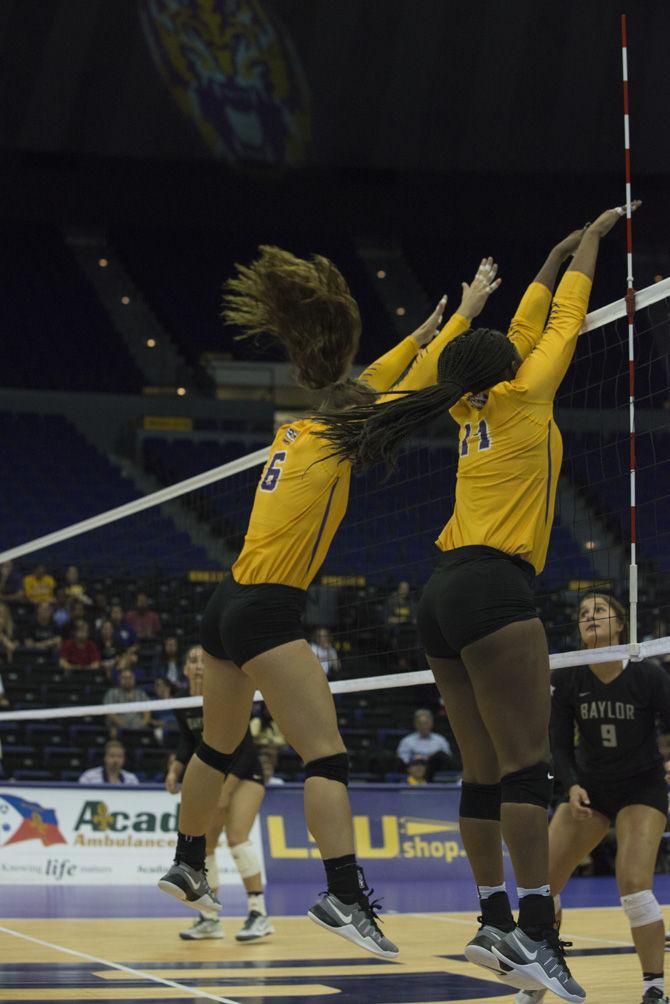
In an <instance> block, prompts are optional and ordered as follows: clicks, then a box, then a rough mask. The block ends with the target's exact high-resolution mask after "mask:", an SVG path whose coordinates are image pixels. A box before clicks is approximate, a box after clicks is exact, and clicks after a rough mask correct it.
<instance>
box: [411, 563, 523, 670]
mask: <svg viewBox="0 0 670 1004" xmlns="http://www.w3.org/2000/svg"><path fill="white" fill-rule="evenodd" d="M534 582H535V569H534V568H533V566H532V565H530V564H529V563H528V562H527V561H524V560H523V559H522V558H515V557H513V556H512V555H509V554H504V553H503V552H502V551H498V550H496V548H494V547H485V546H483V545H472V546H469V547H458V548H456V549H455V550H453V551H445V553H444V554H443V555H442V557H441V558H440V562H439V564H438V566H437V568H436V569H435V571H434V572H433V574H432V575H431V577H430V578H429V580H428V582H427V583H426V585H425V587H424V590H423V594H422V596H421V602H420V603H419V611H418V616H417V625H418V629H419V638H420V640H421V644H422V646H423V648H424V650H425V652H426V655H429V656H433V657H434V658H436V659H458V658H459V656H460V653H461V650H462V649H464V648H465V646H466V645H471V644H472V642H475V641H479V640H480V639H481V638H485V637H486V636H487V635H489V634H493V632H494V631H498V630H499V629H500V628H503V627H506V626H507V625H508V624H513V623H514V622H515V621H525V620H531V619H532V618H534V617H537V610H536V608H535V597H534V594H533V585H534Z"/></svg>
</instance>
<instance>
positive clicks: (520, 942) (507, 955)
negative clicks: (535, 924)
mask: <svg viewBox="0 0 670 1004" xmlns="http://www.w3.org/2000/svg"><path fill="white" fill-rule="evenodd" d="M568 944H569V942H564V941H559V938H558V932H557V931H553V930H552V931H550V932H548V934H547V936H546V937H545V938H543V940H542V941H534V940H533V938H530V937H529V936H528V935H527V934H525V933H524V931H522V930H521V928H520V927H515V929H514V930H513V931H510V933H509V934H506V935H505V937H504V938H503V939H502V941H499V942H497V943H496V944H495V945H492V946H491V951H492V952H493V954H494V955H495V956H496V958H497V959H498V960H499V961H500V962H501V969H502V971H503V975H502V977H501V979H502V980H503V982H504V983H507V984H509V985H511V986H514V985H515V981H516V980H517V979H519V980H520V981H521V980H523V981H524V983H521V982H518V983H516V986H518V987H520V988H521V989H524V990H526V989H528V990H532V989H542V987H546V988H547V990H551V991H552V993H555V994H556V996H557V997H560V998H561V1000H564V1001H571V1002H573V1004H581V1002H582V1001H583V1000H586V991H585V990H584V988H583V987H581V986H580V985H579V983H577V981H576V980H575V979H574V978H573V976H572V973H571V972H570V970H569V968H568V965H567V963H566V961H565V951H564V948H565V947H566V946H567V945H568ZM525 981H528V982H525ZM533 982H534V983H535V987H533V986H532V983H533Z"/></svg>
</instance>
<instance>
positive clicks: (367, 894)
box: [358, 865, 382, 928]
mask: <svg viewBox="0 0 670 1004" xmlns="http://www.w3.org/2000/svg"><path fill="white" fill-rule="evenodd" d="M358 877H359V880H360V884H361V893H362V897H361V898H362V899H364V900H365V902H364V903H361V906H362V907H363V912H364V913H365V915H366V916H367V918H368V919H369V920H371V921H372V923H373V924H374V925H375V927H376V928H379V925H380V924H381V923H382V920H381V917H380V916H379V914H378V913H377V910H381V908H382V900H381V899H375V900H373V899H372V898H371V897H372V896H373V895H374V889H371V888H370V886H369V885H368V882H367V879H366V877H365V873H364V871H363V869H362V868H361V867H360V865H359V866H358Z"/></svg>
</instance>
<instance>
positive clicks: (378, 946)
mask: <svg viewBox="0 0 670 1004" xmlns="http://www.w3.org/2000/svg"><path fill="white" fill-rule="evenodd" d="M359 874H360V877H361V896H360V899H359V900H358V902H357V903H343V902H342V900H341V899H338V898H337V896H334V895H333V894H332V893H330V892H327V893H324V894H323V896H322V898H321V899H320V900H319V902H318V903H316V904H315V905H314V906H313V907H312V908H311V910H308V911H307V916H308V917H309V919H310V920H313V921H314V923H315V924H318V925H319V926H320V927H325V929H326V930H327V931H332V932H333V934H338V935H339V936H340V937H341V938H346V939H347V941H351V942H353V944H354V945H358V947H359V948H364V949H365V950H366V951H367V952H372V954H373V955H381V956H382V957H383V958H385V959H395V957H396V956H397V955H398V954H399V949H398V946H397V945H394V944H393V942H392V941H390V940H389V939H388V938H387V937H386V935H384V934H383V933H382V931H381V930H380V927H379V924H378V920H379V917H378V916H377V914H376V912H375V911H376V910H377V909H378V908H379V903H378V902H377V903H371V902H370V896H372V894H373V892H374V889H370V888H368V886H367V884H366V882H365V878H364V877H363V872H362V870H359Z"/></svg>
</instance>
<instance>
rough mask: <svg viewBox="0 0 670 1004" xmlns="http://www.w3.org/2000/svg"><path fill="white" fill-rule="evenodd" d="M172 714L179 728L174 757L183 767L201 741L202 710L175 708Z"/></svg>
mask: <svg viewBox="0 0 670 1004" xmlns="http://www.w3.org/2000/svg"><path fill="white" fill-rule="evenodd" d="M172 714H173V715H174V716H175V718H176V719H177V725H178V727H179V744H178V746H177V752H176V753H175V757H176V759H177V760H178V761H179V763H183V765H184V767H185V766H186V764H187V763H188V762H189V760H190V759H191V757H192V756H193V754H194V753H195V751H196V748H197V746H199V744H200V740H201V739H202V708H176V709H175V710H174V711H173V712H172Z"/></svg>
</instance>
